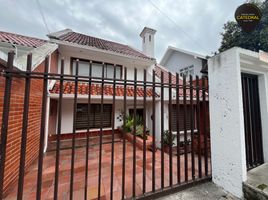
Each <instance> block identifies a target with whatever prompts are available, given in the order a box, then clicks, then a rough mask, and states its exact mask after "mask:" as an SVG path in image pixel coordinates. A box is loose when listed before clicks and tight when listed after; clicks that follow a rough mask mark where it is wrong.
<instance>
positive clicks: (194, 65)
mask: <svg viewBox="0 0 268 200" xmlns="http://www.w3.org/2000/svg"><path fill="white" fill-rule="evenodd" d="M160 65H162V66H165V67H167V68H168V69H169V70H171V71H173V72H175V73H179V74H180V76H183V75H186V76H187V77H189V75H192V76H193V77H194V78H195V76H197V75H198V76H199V77H201V76H202V75H203V73H204V74H207V58H206V56H203V55H201V54H198V53H194V52H191V51H187V50H184V49H179V48H175V47H172V46H169V47H168V48H167V50H166V52H165V54H164V56H163V57H162V59H161V61H160Z"/></svg>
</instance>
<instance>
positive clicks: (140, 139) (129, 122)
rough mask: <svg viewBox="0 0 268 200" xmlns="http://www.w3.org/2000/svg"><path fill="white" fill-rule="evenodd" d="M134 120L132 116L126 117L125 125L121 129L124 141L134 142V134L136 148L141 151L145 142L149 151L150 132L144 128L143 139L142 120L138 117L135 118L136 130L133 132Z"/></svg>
mask: <svg viewBox="0 0 268 200" xmlns="http://www.w3.org/2000/svg"><path fill="white" fill-rule="evenodd" d="M133 126H134V119H133V117H132V116H127V117H126V123H125V126H124V127H123V130H124V132H125V134H124V136H125V138H126V140H128V141H129V142H131V143H133V140H134V134H135V135H136V146H137V147H138V148H140V149H143V143H144V140H145V142H146V143H145V146H146V149H151V146H152V141H153V140H152V136H150V134H149V132H150V130H149V129H148V128H146V132H145V138H144V132H143V131H144V127H143V124H142V119H141V118H140V117H137V118H136V130H135V132H134V128H133Z"/></svg>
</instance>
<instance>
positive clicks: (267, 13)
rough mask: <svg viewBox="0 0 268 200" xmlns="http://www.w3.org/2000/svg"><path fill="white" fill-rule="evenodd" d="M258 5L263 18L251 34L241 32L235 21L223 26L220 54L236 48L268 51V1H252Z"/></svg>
mask: <svg viewBox="0 0 268 200" xmlns="http://www.w3.org/2000/svg"><path fill="white" fill-rule="evenodd" d="M251 3H254V4H256V5H257V6H258V7H259V8H260V10H261V12H262V18H261V21H260V23H259V24H258V26H257V27H256V29H255V30H254V31H253V32H251V33H246V32H244V31H242V30H241V28H240V26H239V25H238V24H237V22H235V21H228V22H227V23H225V24H224V25H223V32H222V33H221V35H222V41H221V46H220V48H219V52H222V51H225V50H227V49H229V48H232V47H234V46H238V47H241V48H245V49H249V50H252V51H259V50H263V51H268V0H265V1H264V2H261V1H251Z"/></svg>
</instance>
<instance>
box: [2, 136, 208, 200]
mask: <svg viewBox="0 0 268 200" xmlns="http://www.w3.org/2000/svg"><path fill="white" fill-rule="evenodd" d="M114 141H115V143H114V144H115V145H114V170H113V174H114V181H113V198H114V199H121V197H122V196H121V195H122V166H123V140H122V138H121V137H120V136H119V135H118V134H115V138H114ZM50 145H51V146H50V147H49V149H50V151H48V152H47V153H46V154H45V155H44V164H43V180H42V192H41V199H53V197H54V182H55V161H56V151H55V150H54V148H53V144H50ZM61 147H62V149H61V150H60V161H59V179H58V180H59V182H58V199H68V198H69V195H70V194H69V188H70V175H71V157H72V155H71V154H72V149H71V140H62V141H61ZM99 147H100V146H99V137H92V138H90V140H89V149H88V156H89V157H88V182H87V192H88V199H97V198H98V177H99V176H98V168H99ZM111 150H112V143H111V136H110V135H107V136H103V144H102V164H101V168H102V176H101V185H100V187H101V199H110V181H111V166H112V164H111ZM152 155H153V153H152V152H151V151H148V150H147V151H146V171H145V173H146V179H145V180H146V193H148V192H151V191H152V180H153V179H152ZM185 155H186V154H181V155H180V166H181V167H180V183H181V184H183V183H191V182H192V180H193V177H194V178H195V179H199V178H198V173H199V168H198V155H197V154H194V162H195V163H194V165H195V167H194V176H192V160H191V152H189V153H188V155H187V160H188V167H187V170H186V171H185V168H184V167H183V166H185V163H184V161H185ZM172 157H173V163H172V165H173V185H176V184H179V182H178V179H177V177H178V176H177V168H178V165H177V156H176V155H173V156H172ZM85 158H86V140H85V138H80V139H76V148H75V167H74V190H73V197H74V199H83V198H84V191H85V172H86V164H85V162H86V161H85ZM208 162H209V164H208V174H211V167H210V166H211V165H210V159H208ZM201 163H202V165H201V171H202V177H207V176H206V175H205V158H204V157H203V156H202V157H201ZM37 165H38V163H37V161H36V162H35V163H33V164H32V165H31V166H30V168H29V169H28V171H27V172H26V174H25V183H24V193H23V199H28V200H30V199H35V198H36V187H37V184H36V183H37V171H38V166H37ZM185 172H187V173H188V174H187V176H188V180H187V181H186V180H185ZM169 173H170V169H169V154H166V153H164V187H169V183H170V180H169ZM132 176H133V144H131V143H129V142H127V141H126V152H125V198H131V197H132V183H133V177H132ZM154 180H155V190H159V189H161V150H159V149H158V150H157V151H156V152H155V178H154ZM142 188H143V151H142V150H140V149H138V148H137V149H136V196H141V195H142V194H143V191H142ZM16 195H17V187H13V188H12V190H11V191H10V192H9V195H8V196H7V197H6V198H5V200H11V199H16Z"/></svg>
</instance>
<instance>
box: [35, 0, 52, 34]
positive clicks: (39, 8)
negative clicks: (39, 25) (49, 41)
mask: <svg viewBox="0 0 268 200" xmlns="http://www.w3.org/2000/svg"><path fill="white" fill-rule="evenodd" d="M36 4H37V7H38V10H39V12H40V15H41V17H42V20H43V23H44V25H45V28H46V30H47V32H48V34H50V31H49V28H48V25H47V22H46V18H45V15H44V13H43V10H42V7H41V4H40V2H39V0H36Z"/></svg>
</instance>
